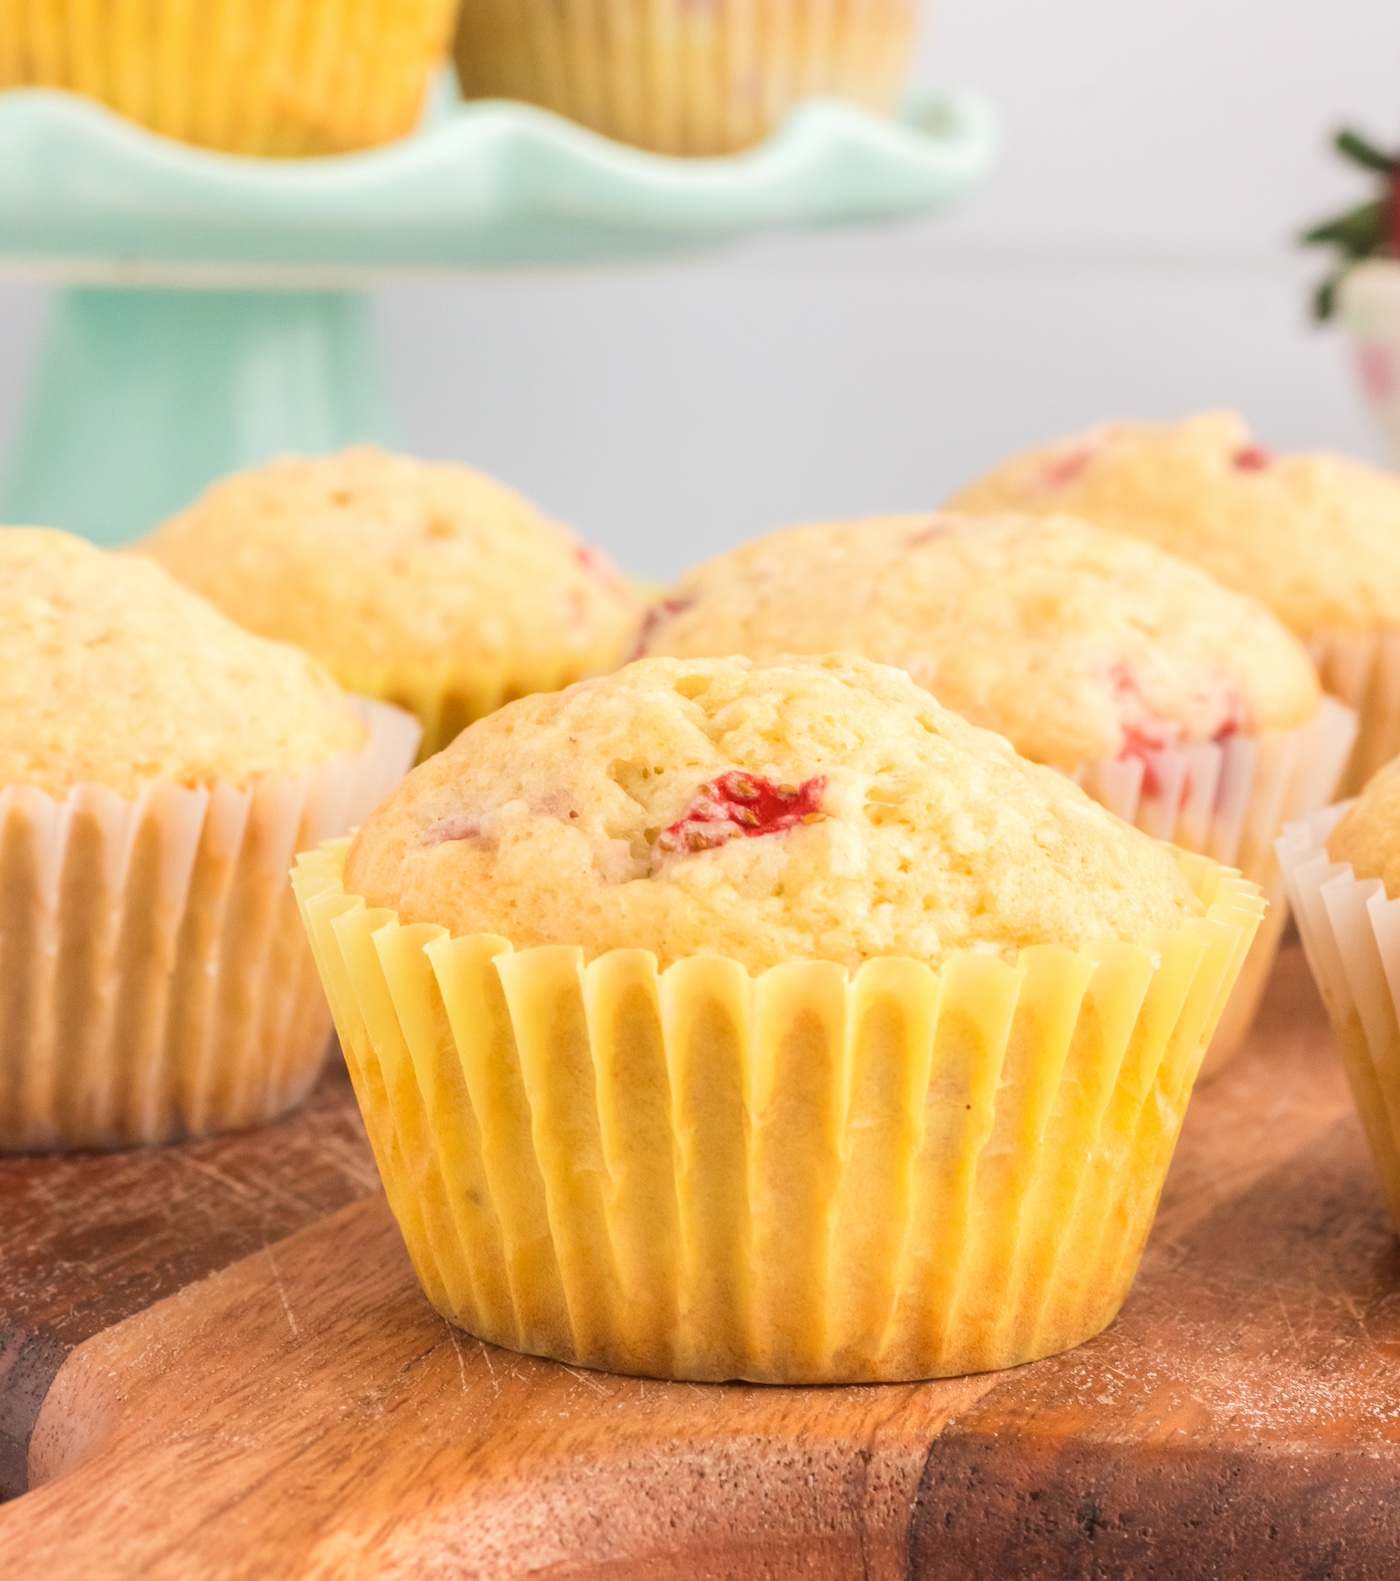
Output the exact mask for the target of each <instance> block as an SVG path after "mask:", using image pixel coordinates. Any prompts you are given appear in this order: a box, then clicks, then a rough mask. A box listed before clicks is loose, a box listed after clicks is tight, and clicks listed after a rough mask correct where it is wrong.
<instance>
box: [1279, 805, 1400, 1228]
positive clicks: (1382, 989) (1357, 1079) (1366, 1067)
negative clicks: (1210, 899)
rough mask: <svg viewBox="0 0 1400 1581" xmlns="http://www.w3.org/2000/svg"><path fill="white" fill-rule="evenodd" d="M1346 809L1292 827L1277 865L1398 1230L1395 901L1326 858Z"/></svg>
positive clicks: (1376, 882) (1399, 947) (1399, 936)
mask: <svg viewBox="0 0 1400 1581" xmlns="http://www.w3.org/2000/svg"><path fill="white" fill-rule="evenodd" d="M1351 805H1352V803H1351V802H1349V801H1346V802H1339V803H1338V804H1337V805H1335V806H1332V807H1324V808H1321V809H1320V810H1319V811H1317V812H1314V813H1312V814H1310V815H1309V816H1308V817H1306V818H1302V819H1300V820H1298V821H1297V822H1296V823H1291V824H1289V826H1288V828H1287V829H1285V831H1284V832H1283V834H1282V836H1281V837H1280V838H1279V840H1278V842H1277V843H1278V856H1279V864H1280V866H1281V868H1282V870H1283V877H1284V882H1285V883H1286V884H1287V886H1288V898H1289V900H1290V901H1291V903H1292V906H1293V914H1294V916H1295V917H1296V918H1297V919H1298V932H1299V935H1300V936H1301V938H1302V940H1303V949H1304V951H1305V952H1306V954H1307V958H1308V965H1309V966H1310V967H1311V968H1312V973H1313V976H1314V977H1315V978H1316V979H1317V986H1318V989H1319V991H1320V992H1321V994H1322V1000H1323V1003H1324V1004H1325V1005H1326V1007H1327V1015H1328V1019H1329V1020H1330V1021H1331V1023H1332V1030H1333V1032H1334V1033H1335V1034H1336V1038H1337V1044H1338V1047H1339V1049H1340V1051H1341V1055H1342V1061H1343V1063H1344V1065H1345V1066H1346V1073H1347V1080H1348V1081H1349V1082H1350V1083H1351V1091H1352V1097H1353V1098H1354V1099H1355V1100H1356V1107H1357V1110H1358V1111H1359V1113H1360V1115H1361V1123H1362V1125H1363V1127H1364V1128H1365V1131H1366V1139H1367V1141H1368V1142H1369V1143H1370V1147H1371V1156H1372V1157H1373V1158H1374V1159H1375V1163H1376V1171H1377V1173H1378V1174H1379V1175H1380V1179H1381V1185H1382V1187H1383V1188H1384V1190H1385V1195H1386V1200H1387V1202H1388V1203H1389V1205H1390V1211H1391V1216H1392V1217H1393V1218H1394V1220H1395V1222H1396V1225H1397V1227H1400V900H1388V899H1387V898H1386V893H1385V885H1384V884H1383V883H1382V882H1381V881H1380V879H1378V878H1371V879H1359V878H1357V877H1356V876H1355V874H1354V873H1353V872H1352V868H1351V864H1350V863H1348V862H1334V861H1332V859H1331V858H1330V857H1329V856H1328V854H1327V843H1326V842H1327V837H1328V835H1330V834H1331V832H1332V830H1333V828H1334V827H1335V826H1336V824H1337V822H1338V820H1339V819H1340V818H1341V816H1342V814H1343V813H1344V812H1346V810H1347V808H1348V807H1350V806H1351Z"/></svg>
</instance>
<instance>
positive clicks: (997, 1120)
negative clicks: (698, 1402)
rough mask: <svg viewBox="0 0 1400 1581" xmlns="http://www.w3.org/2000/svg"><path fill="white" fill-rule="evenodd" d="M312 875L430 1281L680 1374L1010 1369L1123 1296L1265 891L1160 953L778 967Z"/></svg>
mask: <svg viewBox="0 0 1400 1581" xmlns="http://www.w3.org/2000/svg"><path fill="white" fill-rule="evenodd" d="M347 847H348V842H345V841H339V842H333V843H330V844H328V845H327V846H325V847H323V848H322V850H321V851H319V852H316V853H312V854H309V855H306V856H303V857H302V858H300V860H299V862H298V866H297V870H296V872H295V874H294V884H295V888H296V891H297V896H298V899H299V900H300V902H301V906H302V911H303V916H304V917H305V920H306V925H307V930H308V932H309V934H310V937H311V940H312V947H313V949H314V951H315V954H316V959H317V963H318V965H319V966H320V969H321V972H322V975H323V978H324V981H325V984H326V989H327V994H328V997H329V999H330V1001H331V1008H332V1012H333V1014H334V1016H335V1021H336V1026H337V1028H338V1029H339V1032H340V1038H341V1044H342V1047H343V1048H344V1050H345V1054H346V1061H347V1064H348V1065H349V1068H350V1073H351V1077H352V1080H353V1082H354V1085H355V1090H356V1093H357V1096H358V1098H359V1102H360V1106H361V1109H362V1111H363V1114H364V1118H365V1124H366V1129H367V1131H368V1133H369V1138H370V1142H371V1145H372V1147H373V1149H374V1153H375V1157H376V1159H377V1161H378V1165H379V1170H380V1173H381V1175H382V1177H383V1181H384V1186H385V1190H386V1192H387V1194H388V1198H389V1202H390V1205H391V1207H392V1209H393V1211H394V1214H395V1216H396V1217H397V1219H398V1222H399V1225H400V1228H401V1229H402V1231H403V1236H404V1240H405V1242H406V1244H407V1247H408V1251H409V1255H410V1257H411V1258H412V1260H413V1264H414V1267H415V1269H416V1270H417V1274H418V1277H419V1279H420V1281H421V1283H422V1286H423V1289H424V1291H425V1292H426V1293H427V1296H428V1299H429V1300H430V1301H431V1302H432V1303H433V1305H434V1306H435V1307H436V1308H437V1309H438V1311H440V1312H441V1313H442V1314H443V1315H444V1316H445V1317H446V1318H448V1319H449V1320H450V1321H451V1322H453V1323H456V1324H458V1325H460V1326H461V1327H463V1328H466V1329H468V1330H470V1331H471V1332H472V1333H473V1334H477V1335H479V1336H481V1337H482V1338H483V1339H487V1340H491V1341H493V1342H495V1343H497V1344H500V1345H504V1346H508V1347H510V1348H512V1349H515V1350H521V1351H526V1352H531V1353H534V1354H537V1355H543V1356H552V1357H556V1358H558V1359H560V1360H563V1361H568V1362H575V1363H581V1364H583V1365H585V1366H590V1367H600V1368H607V1369H611V1370H615V1371H620V1372H630V1373H641V1374H645V1375H648V1376H655V1377H675V1378H691V1379H725V1378H748V1379H753V1380H755V1381H762V1382H770V1383H836V1382H851V1381H860V1380H881V1379H901V1378H923V1377H934V1376H939V1375H947V1374H954V1373H962V1372H972V1371H982V1370H987V1369H991V1368H998V1367H1007V1366H1011V1365H1013V1364H1015V1363H1017V1362H1023V1361H1028V1360H1030V1359H1032V1358H1033V1357H1037V1356H1043V1355H1047V1354H1049V1353H1051V1352H1054V1351H1058V1350H1062V1349H1065V1348H1067V1347H1068V1346H1071V1345H1075V1344H1077V1343H1079V1342H1080V1341H1082V1340H1084V1339H1087V1338H1089V1336H1090V1335H1092V1334H1094V1333H1096V1332H1097V1331H1098V1330H1099V1329H1101V1328H1102V1327H1103V1326H1104V1325H1105V1324H1106V1323H1108V1322H1109V1321H1110V1320H1111V1319H1112V1318H1113V1316H1114V1314H1115V1313H1116V1312H1117V1310H1118V1308H1119V1305H1120V1304H1121V1302H1122V1300H1123V1298H1124V1296H1125V1294H1126V1293H1127V1290H1128V1287H1129V1285H1130V1284H1131V1282H1132V1279H1133V1275H1134V1272H1135V1270H1136V1266H1137V1262H1138V1258H1139V1256H1140V1254H1141V1250H1142V1245H1143V1241H1144V1238H1145V1237H1146V1234H1147V1231H1148V1228H1149V1226H1150V1224H1151V1221H1152V1217H1153V1214H1154V1212H1155V1209H1156V1203H1157V1197H1158V1193H1159V1191H1160V1189H1161V1183H1162V1179H1163V1176H1164V1174H1165V1172H1166V1168H1167V1164H1168V1161H1169V1159H1170V1157H1171V1153H1172V1149H1173V1146H1174V1144H1175V1141H1176V1136H1177V1131H1178V1129H1179V1126H1180V1123H1181V1118H1182V1115H1183V1113H1184V1110H1185V1107H1186V1103H1187V1099H1188V1097H1189V1095H1190V1091H1191V1086H1192V1083H1193V1081H1194V1079H1195V1076H1196V1071H1197V1067H1198V1065H1199V1063H1200V1059H1201V1055H1202V1052H1203V1050H1204V1048H1205V1046H1206V1044H1207V1043H1208V1041H1209V1039H1210V1035H1211V1033H1212V1031H1213V1030H1214V1028H1215V1025H1216V1022H1217V1021H1218V1019H1219V1016H1220V1013H1221V1009H1222V1007H1223V1005H1224V1003H1225V1000H1226V998H1227V996H1228V994H1229V991H1230V988H1231V987H1232V985H1233V983H1234V980H1235V977H1236V975H1237V973H1238V971H1239V967H1240V963H1241V961H1242V960H1243V959H1244V955H1245V953H1246V951H1247V950H1248V947H1249V944H1250V941H1251V939H1252V938H1253V935H1254V931H1255V929H1256V927H1257V925H1258V921H1259V917H1260V915H1261V913H1262V911H1263V909H1264V903H1263V901H1262V900H1261V899H1260V898H1259V895H1258V891H1257V889H1256V887H1255V886H1254V885H1252V884H1250V883H1248V882H1246V881H1245V880H1243V879H1241V878H1240V877H1239V876H1238V875H1237V874H1235V873H1232V872H1230V871H1229V870H1228V869H1224V868H1221V867H1219V866H1217V865H1215V864H1213V863H1210V862H1209V861H1207V860H1205V859H1204V858H1199V857H1190V856H1187V855H1185V854H1181V856H1180V860H1181V862H1182V866H1183V868H1184V869H1185V871H1186V872H1187V874H1188V875H1189V876H1190V878H1191V881H1192V883H1193V885H1194V886H1195V888H1196V890H1197V892H1198V894H1199V895H1200V896H1201V898H1202V900H1203V902H1205V903H1206V904H1207V906H1208V912H1207V915H1205V916H1203V917H1199V918H1195V919H1192V920H1190V921H1187V922H1186V923H1184V924H1183V925H1182V926H1181V927H1180V928H1179V929H1177V930H1176V931H1175V932H1171V933H1167V934H1163V935H1161V936H1160V937H1154V938H1153V939H1151V940H1149V941H1148V943H1147V947H1145V948H1140V947H1138V946H1134V945H1126V944H1121V943H1118V942H1116V941H1106V942H1103V943H1099V944H1096V945H1093V946H1089V947H1085V948H1082V949H1080V950H1077V951H1076V950H1070V949H1066V948H1062V947H1060V946H1056V945H1043V946H1036V947H1034V948H1030V949H1026V950H1024V951H1022V952H1021V954H1020V957H1019V959H1018V961H1017V962H1016V964H1015V965H1009V964H1007V963H1006V962H1005V961H1002V960H1000V959H997V958H994V957H990V956H986V955H981V954H977V953H975V952H971V951H967V952H961V953H958V954H956V955H953V956H951V957H950V958H949V959H948V960H947V961H946V962H945V963H944V964H943V966H942V968H941V969H940V970H939V971H938V972H934V971H932V970H931V969H930V968H929V967H927V966H926V965H924V964H922V963H920V962H917V961H912V960H903V959H893V958H890V959H877V960H872V961H869V962H867V963H866V964H865V965H864V966H862V967H861V968H860V969H859V970H858V971H857V972H855V973H854V975H853V976H848V974H847V973H846V971H845V970H843V969H842V968H840V967H838V966H836V965H834V964H831V963H823V962H802V963H795V964H791V965H784V966H777V967H774V968H772V969H770V970H768V971H766V972H764V973H763V974H762V975H760V976H758V977H756V978H754V977H750V976H749V974H748V973H747V972H746V971H745V970H744V968H743V967H742V966H741V965H740V964H739V963H737V962H735V961H732V960H728V959H725V958H722V957H719V956H696V957H692V958H690V959H687V960H683V961H680V962H677V963H676V964H675V965H673V966H672V967H671V968H670V969H669V970H667V971H666V972H664V973H658V972H657V969H656V962H655V958H654V957H653V956H652V955H651V954H650V953H649V952H647V951H643V950H618V951H614V952H611V953H609V954H607V955H603V956H601V957H599V958H598V959H597V960H595V961H593V962H591V963H590V964H587V965H585V963H584V958H583V954H582V952H581V951H580V950H578V949H574V948H568V947H562V946H547V947H539V948H534V949H526V950H520V951H516V950H513V949H512V947H511V945H510V944H509V943H508V942H507V941H506V940H505V939H503V938H499V937H495V936H491V935H473V936H468V937H461V938H452V937H450V936H449V935H448V934H447V933H446V931H445V930H443V929H441V928H438V927H433V926H429V925H425V924H416V925H411V926H405V925H402V924H400V922H399V921H398V919H397V916H396V914H395V913H394V912H392V911H388V910H370V909H368V908H367V907H366V906H365V903H364V901H363V899H361V898H360V897H358V896H354V895H350V894H348V893H347V892H346V890H345V888H344V885H343V881H342V875H343V867H344V860H345V852H346V849H347Z"/></svg>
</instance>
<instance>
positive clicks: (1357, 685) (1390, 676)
mask: <svg viewBox="0 0 1400 1581" xmlns="http://www.w3.org/2000/svg"><path fill="white" fill-rule="evenodd" d="M1308 652H1309V653H1310V654H1311V655H1312V660H1313V663H1314V664H1315V665H1316V666H1317V672H1318V675H1319V676H1320V677H1321V679H1322V685H1323V687H1324V688H1325V690H1327V691H1328V692H1330V693H1331V694H1332V696H1333V697H1337V698H1340V699H1341V701H1342V702H1344V703H1345V704H1346V705H1347V706H1348V707H1349V708H1354V709H1355V710H1356V713H1357V715H1358V717H1359V719H1360V728H1359V730H1358V733H1357V737H1356V746H1355V748H1354V750H1353V752H1352V756H1351V762H1350V764H1349V765H1348V767H1347V772H1346V775H1345V777H1344V778H1343V781H1342V784H1341V787H1340V792H1341V794H1342V795H1344V796H1354V795H1355V794H1356V793H1357V792H1358V791H1359V790H1360V789H1361V788H1362V786H1363V785H1365V783H1366V781H1367V780H1369V779H1370V777H1371V776H1372V775H1373V774H1374V773H1375V772H1376V770H1377V769H1378V768H1381V767H1382V766H1383V765H1384V764H1386V763H1389V762H1390V760H1391V758H1393V757H1395V756H1396V755H1397V754H1400V630H1396V629H1395V628H1393V627H1389V626H1375V627H1373V628H1372V629H1371V630H1369V631H1321V632H1316V633H1314V634H1313V636H1312V637H1311V638H1309V640H1308Z"/></svg>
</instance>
